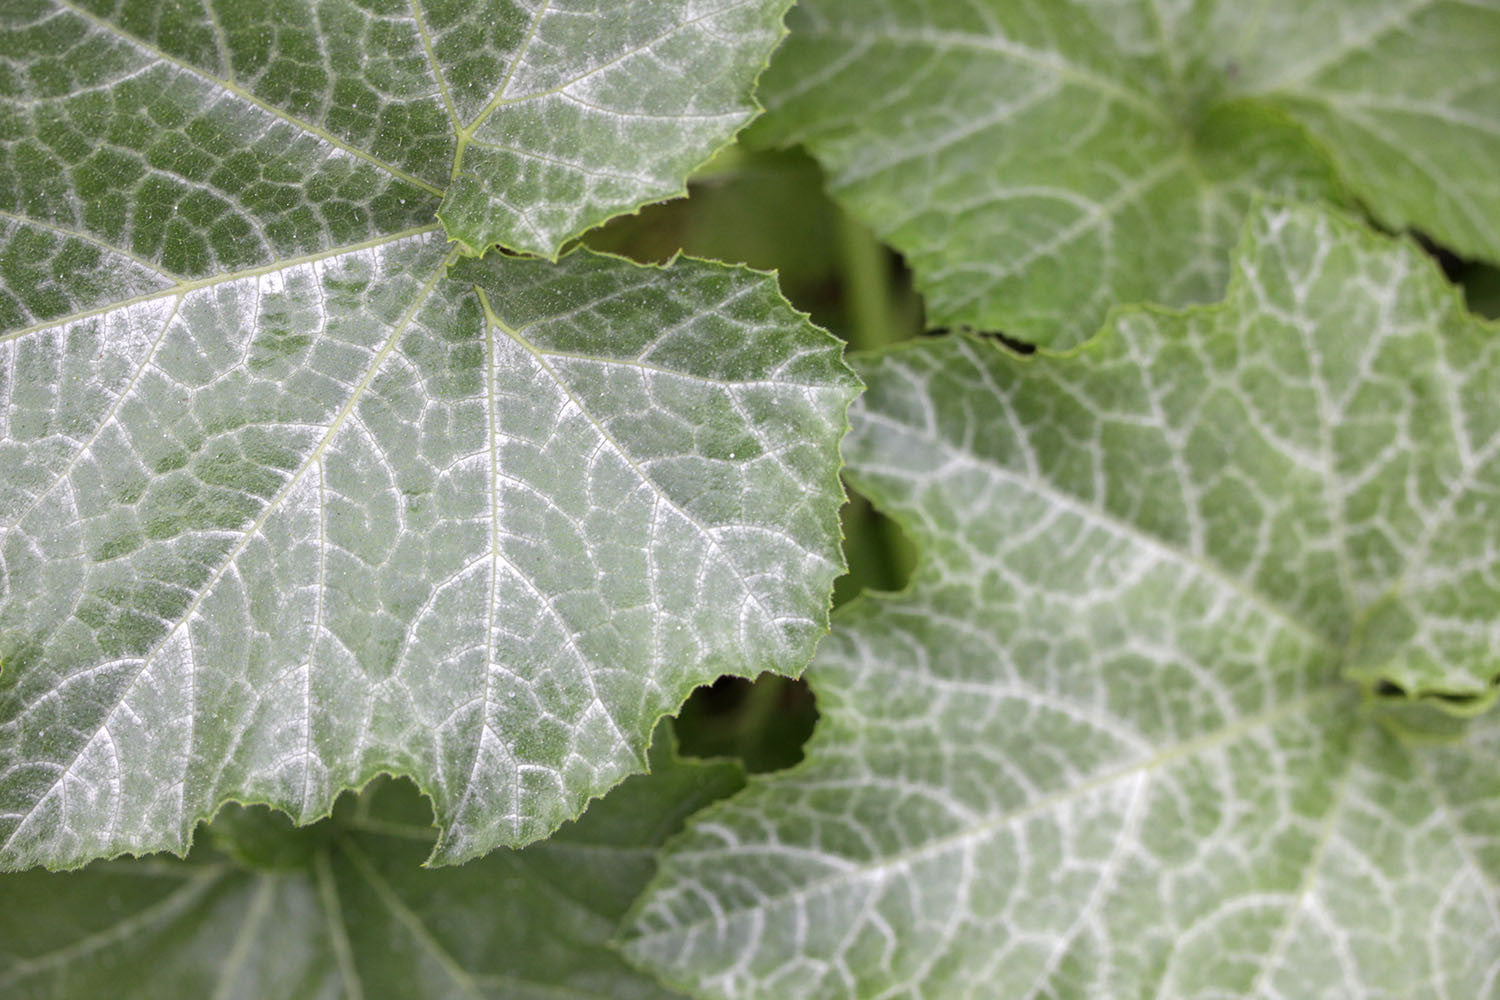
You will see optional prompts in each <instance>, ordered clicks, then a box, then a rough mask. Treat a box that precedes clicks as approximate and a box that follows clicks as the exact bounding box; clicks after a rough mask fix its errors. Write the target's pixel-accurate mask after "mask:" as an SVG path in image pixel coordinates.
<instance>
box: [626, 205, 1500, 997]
mask: <svg viewBox="0 0 1500 1000" xmlns="http://www.w3.org/2000/svg"><path fill="white" fill-rule="evenodd" d="M864 373H865V375H866V377H867V379H868V381H869V386H870V389H869V393H868V395H867V396H866V397H865V399H864V400H863V401H862V402H861V404H860V405H859V406H858V407H857V409H856V417H855V429H854V432H853V434H852V436H851V442H850V446H849V458H850V465H851V474H852V479H853V481H854V482H855V484H856V485H857V486H858V488H859V489H860V490H861V491H863V492H865V493H866V494H867V495H869V496H871V497H873V498H875V499H876V501H877V502H879V503H880V504H882V505H883V506H884V507H885V508H886V509H887V510H888V511H890V512H891V513H892V514H893V515H894V516H895V517H897V518H898V519H899V520H900V521H901V522H902V523H903V524H904V525H905V527H906V528H907V530H908V531H909V532H910V533H911V534H912V535H913V536H914V538H915V539H916V540H917V542H918V544H919V545H920V546H921V548H922V550H923V553H924V560H925V561H924V565H923V567H922V568H921V569H920V571H919V573H918V577H917V579H916V581H915V582H914V585H913V586H912V588H911V589H910V590H909V592H907V593H905V594H902V595H898V596H888V597H879V598H875V599H866V600H863V601H861V602H859V603H857V604H855V605H854V606H852V607H850V608H849V610H848V611H847V613H844V614H843V615H842V616H841V617H840V619H839V621H838V623H837V624H836V627H835V630H834V634H833V636H831V637H830V639H829V640H828V641H827V643H826V644H825V646H824V648H823V649H822V650H820V652H819V655H818V657H817V659H816V660H815V661H814V667H813V668H812V670H811V671H810V673H809V677H810V680H811V681H812V683H813V685H814V688H815V690H816V691H817V693H818V696H819V699H820V708H821V709H822V711H823V719H822V722H821V728H820V730H819V732H818V733H817V734H816V735H815V736H814V740H813V743H812V744H811V745H810V746H809V748H808V752H807V761H806V763H805V764H804V765H802V766H800V767H798V768H796V769H794V770H792V771H790V772H786V773H783V774H779V775H773V776H769V777H768V778H766V779H764V780H757V781H755V782H754V783H752V786H751V788H750V789H748V790H747V791H746V792H745V793H743V794H741V795H740V796H737V797H736V798H734V799H731V800H729V801H728V802H726V803H724V804H723V805H722V806H719V807H713V808H711V809H710V810H708V811H707V812H705V813H704V814H703V815H702V816H701V817H699V818H697V819H695V820H694V821H693V823H692V824H691V825H690V828H689V830H688V832H687V833H686V834H684V836H683V837H682V838H681V839H679V840H677V841H675V842H674V843H673V844H672V845H670V846H669V848H668V849H667V853H666V859H665V861H664V863H663V869H662V875H661V876H660V878H659V881H658V882H657V883H656V884H655V885H654V888H653V889H652V890H650V891H648V894H647V896H646V897H645V899H644V900H643V902H642V904H641V906H640V908H639V910H638V912H637V914H636V915H635V917H634V919H633V925H632V928H631V930H630V931H629V934H628V937H627V939H626V945H625V947H626V950H627V954H628V955H629V956H630V957H631V958H632V959H634V960H635V961H637V962H639V963H641V964H643V965H644V966H646V967H648V968H650V969H652V970H653V971H656V972H658V973H660V974H662V975H663V976H664V977H665V978H666V979H667V981H669V982H672V983H676V984H679V985H684V986H689V987H691V988H692V989H694V990H696V991H698V992H700V993H702V994H703V995H709V996H725V997H729V996H733V997H736V998H743V997H789V996H909V997H945V998H946V997H955V996H1005V997H1032V996H1161V997H1176V996H1205V995H1213V996H1298V997H1302V996H1314V995H1316V996H1363V997H1391V998H1396V997H1412V996H1440V997H1475V996H1488V995H1491V994H1492V993H1493V991H1494V989H1495V986H1496V983H1497V981H1500V827H1497V824H1496V817H1497V816H1500V777H1497V772H1496V769H1495V767H1494V761H1495V760H1496V759H1497V756H1496V755H1497V754H1500V721H1497V720H1496V719H1495V717H1494V716H1493V715H1489V716H1485V717H1483V718H1482V719H1480V720H1479V721H1477V722H1475V723H1473V724H1472V725H1471V726H1470V727H1469V728H1468V729H1467V730H1466V731H1463V732H1462V734H1461V735H1460V736H1458V737H1456V738H1450V739H1448V740H1445V741H1438V742H1434V743H1431V744H1419V743H1412V742H1406V741H1403V740H1402V739H1401V738H1399V737H1398V736H1396V735H1393V734H1392V732H1391V731H1390V729H1388V727H1385V726H1382V725H1379V724H1377V720H1379V719H1380V718H1381V717H1382V716H1383V715H1384V714H1385V713H1387V712H1390V711H1392V709H1390V708H1388V707H1385V706H1384V705H1383V704H1382V703H1381V702H1380V701H1378V700H1376V699H1374V697H1373V696H1372V695H1371V694H1370V693H1369V692H1368V688H1370V687H1371V686H1375V678H1385V679H1388V680H1393V681H1395V682H1397V683H1400V684H1402V685H1404V686H1406V687H1408V688H1409V689H1410V690H1412V691H1425V692H1429V693H1434V694H1442V695H1456V696H1460V697H1462V698H1465V699H1470V700H1471V701H1472V702H1482V701H1484V700H1486V699H1488V698H1490V697H1492V696H1493V691H1494V680H1495V677H1496V675H1497V673H1500V659H1497V654H1496V650H1497V649H1500V584H1497V580H1500V556H1497V552H1500V518H1497V517H1496V516H1495V511H1496V509H1497V501H1500V412H1497V410H1496V408H1495V406H1494V400H1495V399H1496V398H1500V382H1497V380H1500V331H1497V329H1496V327H1495V326H1494V325H1492V324H1485V323H1482V322H1480V321H1478V320H1474V319H1472V318H1470V317H1467V316H1466V315H1465V314H1464V313H1463V312H1462V309H1461V306H1460V305H1459V302H1458V297H1457V295H1456V294H1455V293H1454V291H1453V290H1452V289H1451V288H1448V287H1446V286H1445V285H1444V284H1443V282H1442V280H1441V279H1440V277H1439V276H1438V275H1437V273H1436V271H1435V269H1434V268H1433V267H1432V265H1431V264H1430V263H1429V262H1428V261H1427V260H1426V259H1425V258H1423V257H1422V255H1421V254H1420V253H1418V252H1417V251H1416V250H1415V249H1413V248H1409V247H1406V246H1402V245H1397V244H1394V243H1391V242H1388V241H1386V240H1384V239H1381V238H1376V237H1374V236H1372V235H1369V234H1368V233H1366V232H1365V231H1363V230H1362V229H1361V228H1359V227H1357V226H1354V225H1351V224H1347V223H1345V222H1343V221H1340V220H1336V219H1333V218H1330V217H1328V216H1326V215H1323V214H1321V213H1319V212H1316V211H1313V210H1311V209H1287V208H1278V207H1270V208H1265V209H1263V210H1259V211H1257V212H1256V213H1255V214H1254V215H1253V216H1252V229H1251V232H1250V236H1249V239H1248V243H1247V245H1246V247H1245V249H1244V251H1243V253H1242V255H1241V256H1240V258H1239V260H1238V266H1237V271H1236V277H1235V280H1234V281H1233V282H1232V284H1231V289H1230V292H1229V297H1228V300H1227V302H1225V303H1224V304H1222V305H1220V306H1214V307H1203V308H1199V309H1196V310H1192V311H1189V312H1186V313H1169V312H1160V311H1144V310H1136V311H1126V312H1123V313H1120V314H1118V315H1117V316H1116V317H1115V319H1114V320H1113V322H1112V324H1111V326H1110V328H1109V330H1108V332H1106V333H1105V334H1103V335H1101V337H1100V338H1099V339H1098V340H1097V341H1094V342H1091V343H1090V344H1089V345H1087V346H1086V347H1084V348H1083V349H1081V350H1080V352H1079V353H1078V354H1077V356H1075V357H1072V358H1063V359H1058V358H1048V357H1044V356H1036V357H1034V358H1032V359H1030V360H1023V359H1019V358H1017V357H1014V356H1011V355H1009V354H1008V353H1006V352H1004V351H1002V350H1000V349H998V348H994V347H992V346H991V345H988V344H986V343H984V342H982V341H978V340H972V339H967V338H949V339H945V340H940V341H928V342H924V343H922V344H921V345H919V346H916V347H912V348H908V349H904V350H898V351H895V352H892V353H889V354H886V355H884V356H881V357H877V358H875V359H873V360H871V361H869V362H867V363H866V365H865V366H864ZM1377 637H1378V638H1377ZM1351 678H1352V680H1353V682H1352V683H1351ZM1362 689H1364V690H1362ZM1410 710H1412V708H1411V707H1410V706H1407V707H1406V708H1404V709H1402V711H1410ZM1408 725H1409V723H1408Z"/></svg>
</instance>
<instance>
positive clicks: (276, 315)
mask: <svg viewBox="0 0 1500 1000" xmlns="http://www.w3.org/2000/svg"><path fill="white" fill-rule="evenodd" d="M453 253H454V252H450V251H448V250H447V249H446V248H445V247H444V246H443V244H442V239H441V236H440V235H438V234H435V233H429V234H426V235H419V236H411V237H407V238H404V239H398V240H393V241H390V242H387V243H384V244H381V245H379V246H376V247H373V248H369V249H365V250H357V251H346V252H340V253H337V254H333V255H330V256H327V257H323V258H320V259H317V260H313V261H310V262H307V263H302V264H298V265H295V266H291V267H286V268H281V269H278V270H272V271H267V272H265V273H261V274H255V275H247V276H229V277H226V278H224V279H222V280H205V281H202V282H197V283H193V284H188V285H183V286H180V287H179V288H178V289H176V290H173V291H171V292H169V293H166V294H162V295H159V296H156V297H151V298H146V299H144V300H141V301H138V302H135V303H133V304H129V305H123V306H120V307H118V308H114V309H111V310H107V311H104V312H101V313H98V314H96V315H93V316H90V317H87V318H83V319H77V320H72V321H67V322H54V323H52V324H49V325H46V326H44V327H42V328H40V329H35V330H30V331H23V332H22V333H20V334H19V335H12V336H10V337H7V338H5V339H4V340H0V420H3V423H0V431H3V436H0V512H3V516H0V524H3V526H4V529H5V534H4V537H3V539H0V657H3V661H0V662H3V671H4V672H3V674H0V866H3V867H7V868H9V867H17V866H24V865H29V864H36V863H43V864H47V865H50V866H57V865H73V864H79V863H82V862H84V861H87V860H89V859H91V858H95V857H101V856H107V855H112V854H116V853H119V852H121V851H132V852H138V851H144V850H161V849H173V850H178V851H180V850H182V849H183V848H184V847H185V846H186V843H187V837H188V834H189V831H190V830H191V829H192V827H193V825H194V824H195V823H196V822H197V821H198V820H199V819H201V818H204V817H206V816H208V815H210V814H211V813H212V812H213V811H214V809H215V807H216V806H217V804H218V803H220V802H222V801H224V800H225V799H229V798H233V799H238V800H240V801H255V802H262V801H263V802H268V803H271V804H274V805H276V806H278V807H280V808H282V809H284V810H286V811H287V812H289V813H291V814H292V815H293V816H295V817H296V818H297V819H298V820H299V821H303V822H306V821H310V820H312V819H314V818H316V817H318V816H320V815H322V814H323V813H324V812H325V811H326V810H327V809H328V807H329V806H330V805H331V803H332V801H333V799H334V797H335V796H336V795H337V793H338V792H339V790H340V789H343V788H346V787H350V786H355V785H359V784H361V783H363V782H364V781H366V780H368V779H369V777H370V776H371V775H372V774H374V773H375V772H377V771H381V770H391V771H394V772H396V773H399V774H408V775H411V776H413V777H415V778H416V779H417V781H418V783H419V784H420V785H421V786H422V788H423V790H424V791H426V792H427V793H428V794H429V795H430V796H431V797H432V799H433V801H434V804H435V807H436V811H437V816H438V820H439V822H440V823H441V824H442V826H443V827H444V836H443V839H442V841H441V842H440V844H439V846H438V848H437V854H436V856H437V858H438V859H440V860H442V861H457V860H462V859H464V858H468V857H472V856H474V855H476V854H479V853H481V852H483V851H486V850H488V849H490V848H492V847H494V846H496V845H498V844H516V843H521V842H525V841H527V840H531V839H533V838H536V837H538V836H541V835H544V834H545V833H546V832H548V831H549V830H550V829H552V828H553V827H555V826H556V825H557V824H558V823H559V822H561V821H562V820H563V819H565V818H567V817H568V816H571V815H575V814H576V813H577V812H578V810H579V809H580V808H582V805H583V803H584V801H585V800H586V799H587V798H588V797H589V796H591V795H596V794H598V793H600V792H602V791H603V790H605V789H606V788H609V787H610V786H611V785H613V784H614V783H615V782H617V781H619V780H620V779H621V778H622V777H624V776H625V775H626V774H628V773H630V772H632V771H634V770H638V769H639V768H640V766H641V761H642V754H643V752H644V749H645V745H646V741H647V738H648V736H649V734H650V732H651V729H652V726H653V724H654V723H655V721H656V719H657V718H658V717H659V716H660V715H661V714H663V713H664V712H670V711H673V710H675V708H676V707H677V706H678V705H679V704H680V703H681V701H682V699H683V698H684V697H685V696H686V695H687V692H688V691H689V690H691V689H692V688H693V687H694V686H696V685H698V684H701V683H704V682H705V681H707V680H710V679H712V678H714V677H716V676H718V675H719V674H721V673H726V672H729V673H737V674H745V675H750V676H753V675H754V674H755V673H757V672H759V671H760V670H762V669H779V670H796V669H800V667H801V666H802V665H803V664H804V663H805V662H806V660H807V659H808V657H810V656H811V654H812V649H813V646H814V644H815V643H816V641H817V639H818V637H819V636H820V635H821V634H822V633H823V631H824V629H825V624H826V610H827V602H828V594H829V590H830V588H831V586H832V581H833V578H834V576H835V574H836V573H837V571H838V567H839V559H838V548H837V546H838V528H837V519H836V511H837V507H838V505H839V503H840V501H841V499H842V490H841V488H840V486H839V483H838V478H837V468H838V464H839V462H838V445H839V439H840V436H841V434H842V432H843V430H844V429H845V427H846V423H845V418H844V411H845V409H846V407H847V406H848V403H849V400H850V399H851V397H852V396H853V394H854V391H855V381H854V379H853V376H852V375H850V374H849V373H848V371H847V369H846V368H844V367H843V365H842V363H841V361H840V360H839V348H838V345H837V343H836V342H835V341H834V339H833V338H832V337H830V336H829V335H827V334H825V333H822V332H821V331H818V330H816V329H815V328H813V327H812V326H811V325H809V324H808V323H807V322H806V321H805V320H804V319H802V318H801V317H799V316H798V315H797V314H795V313H793V312H792V310H791V309H790V307H788V306H787V305H786V303H785V302H784V301H783V300H782V299H781V297H780V294H779V292H778V291H777V289H776V284H775V280H774V279H773V278H772V277H770V276H768V275H761V274H756V273H754V272H749V271H745V270H733V269H729V268H725V267H722V266H721V265H716V264H709V263H704V262H698V261H691V260H680V261H677V262H676V263H675V264H674V265H672V266H671V267H668V268H665V269H652V268H642V267H638V266H636V265H633V264H630V263H628V262H626V261H623V260H619V259H616V258H606V257H599V256H595V255H592V254H587V253H577V254H573V255H570V256H567V257H565V258H563V259H562V260H561V261H560V262H557V263H548V262H546V261H540V260H531V259H524V258H514V257H505V256H501V255H491V256H490V257H487V258H486V259H484V260H482V261H480V260H474V259H467V260H462V261H460V262H458V263H456V264H454V265H453V266H452V267H451V269H450V266H449V265H450V262H451V261H452V257H453Z"/></svg>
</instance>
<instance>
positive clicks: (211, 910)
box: [0, 742, 743, 1000]
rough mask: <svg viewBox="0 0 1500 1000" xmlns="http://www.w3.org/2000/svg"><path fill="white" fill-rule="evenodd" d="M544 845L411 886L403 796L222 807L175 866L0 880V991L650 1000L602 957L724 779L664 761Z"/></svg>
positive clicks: (721, 791)
mask: <svg viewBox="0 0 1500 1000" xmlns="http://www.w3.org/2000/svg"><path fill="white" fill-rule="evenodd" d="M652 764H653V766H652V773H651V774H650V775H649V776H639V777H635V778H631V779H630V780H628V781H627V782H625V784H623V785H621V786H620V787H619V788H617V789H615V790H614V791H613V792H611V793H610V794H609V795H608V796H607V797H605V798H604V799H603V800H601V801H600V802H597V803H595V804H594V805H593V806H591V807H590V809H589V811H588V813H587V814H586V815H585V816H584V817H583V818H582V819H581V820H580V821H579V822H578V823H576V824H569V825H567V826H564V827H563V828H562V829H561V830H559V831H558V832H557V834H556V835H555V836H553V837H552V838H551V839H549V840H548V841H547V842H546V843H543V844H535V845H533V846H531V847H529V848H527V849H525V850H522V851H508V850H507V851H499V852H496V853H495V854H492V855H490V856H489V857H486V858H485V859H483V860H482V861H477V862H474V863H473V864H471V865H467V866H465V867H464V868H463V869H461V870H454V869H442V870H436V871H430V870H429V871H424V870H422V869H421V868H420V864H421V861H422V858H423V857H424V856H425V855H426V853H427V851H428V850H429V849H430V848H431V845H432V839H433V834H434V831H433V830H432V828H431V827H430V826H429V825H428V821H429V819H430V816H431V814H430V812H429V810H428V808H427V806H426V804H425V803H423V802H422V800H421V798H420V797H419V796H417V794H416V792H415V790H414V789H413V788H412V787H411V786H410V785H408V784H404V783H401V784H397V783H380V784H377V786H375V787H374V788H372V789H369V790H367V791H365V792H364V793H363V794H362V795H360V796H359V797H358V798H354V797H353V796H348V797H346V798H345V799H344V800H342V801H341V802H340V804H339V807H338V809H337V810H336V811H335V815H334V818H333V819H330V820H325V821H323V822H321V823H319V824H317V825H316V826H313V827H310V828H305V829H302V830H296V831H293V830H289V829H287V826H286V824H285V823H284V822H279V821H278V820H279V819H280V818H279V817H278V818H273V817H270V816H267V815H266V813H265V812H264V810H245V809H241V808H239V807H229V808H228V809H227V810H226V811H225V813H224V814H222V815H221V816H219V817H218V818H217V819H216V820H215V821H214V823H213V825H211V826H210V827H208V829H207V830H206V831H205V832H203V833H200V835H199V837H200V842H199V844H198V845H197V846H195V847H194V849H193V853H192V856H191V857H190V859H189V860H188V861H187V862H178V861H167V860H159V859H145V860H140V861H117V862H101V863H99V864H96V865H93V866H91V867H89V868H88V869H86V870H84V871H82V872H76V873H69V874H66V875H48V874H44V873H40V872H28V873H25V874H21V875H7V876H0V892H4V894H5V900H6V904H7V905H6V906H5V907H4V908H3V910H0V929H3V933H0V993H3V994H4V995H5V996H7V997H12V998H15V1000H42V998H54V1000H75V998H78V997H97V996H111V997H118V998H126V997H141V998H157V997H162V996H184V997H186V996H194V997H218V998H222V1000H228V998H230V997H243V998H246V1000H261V998H265V997H282V998H291V997H329V998H332V997H349V998H356V997H364V998H365V1000H378V998H381V997H392V998H401V1000H406V998H417V997H443V998H448V997H462V998H471V1000H472V998H478V997H497V998H499V997H504V998H537V1000H541V998H544V997H545V998H556V997H571V998H576V1000H583V998H586V997H599V998H601V1000H602V998H608V1000H624V998H630V1000H635V998H641V1000H644V998H647V997H651V998H658V997H661V998H665V997H667V996H669V995H670V994H668V993H667V991H665V990H663V989H662V988H661V987H659V986H657V985H656V984H655V983H654V982H652V981H651V980H650V979H648V978H646V977H645V976H643V975H640V974H639V973H635V972H632V971H631V970H630V969H629V968H628V967H626V965H625V964H624V963H623V962H622V961H621V960H620V959H619V958H618V957H617V956H616V955H615V954H614V953H613V952H611V951H610V950H609V949H608V948H606V947H605V942H606V941H607V940H608V939H609V937H610V935H611V934H612V933H613V932H614V929H615V927H616V925H617V923H618V921H619V919H620V916H621V915H622V914H623V913H624V911H625V909H626V907H628V906H629V904H630V900H631V898H632V896H633V895H634V894H635V893H636V892H638V891H639V890H640V888H641V887H642V886H643V885H644V884H645V882H646V880H647V878H648V877H649V876H650V873H651V871H652V869H653V868H654V861H653V849H654V848H655V847H657V846H658V845H659V844H660V843H661V841H662V839H663V838H665V837H666V836H667V835H668V834H669V833H671V832H672V831H673V830H674V829H675V828H676V827H677V826H678V825H680V823H681V821H682V817H683V816H684V815H686V814H687V813H688V812H689V811H691V810H693V809H696V808H700V807H702V806H704V805H706V804H708V803H709V802H712V801H714V800H716V799H718V798H721V797H722V796H724V795H727V794H729V793H730V792H732V791H734V790H735V789H736V788H738V787H740V786H741V784H742V783H743V781H742V778H741V777H740V772H739V769H738V767H736V766H735V765H733V764H728V763H715V764H701V763H688V762H683V761H678V760H676V759H674V758H672V756H671V753H670V749H669V747H668V746H667V745H666V744H665V743H662V742H659V745H658V746H656V747H654V748H653V750H652Z"/></svg>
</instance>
